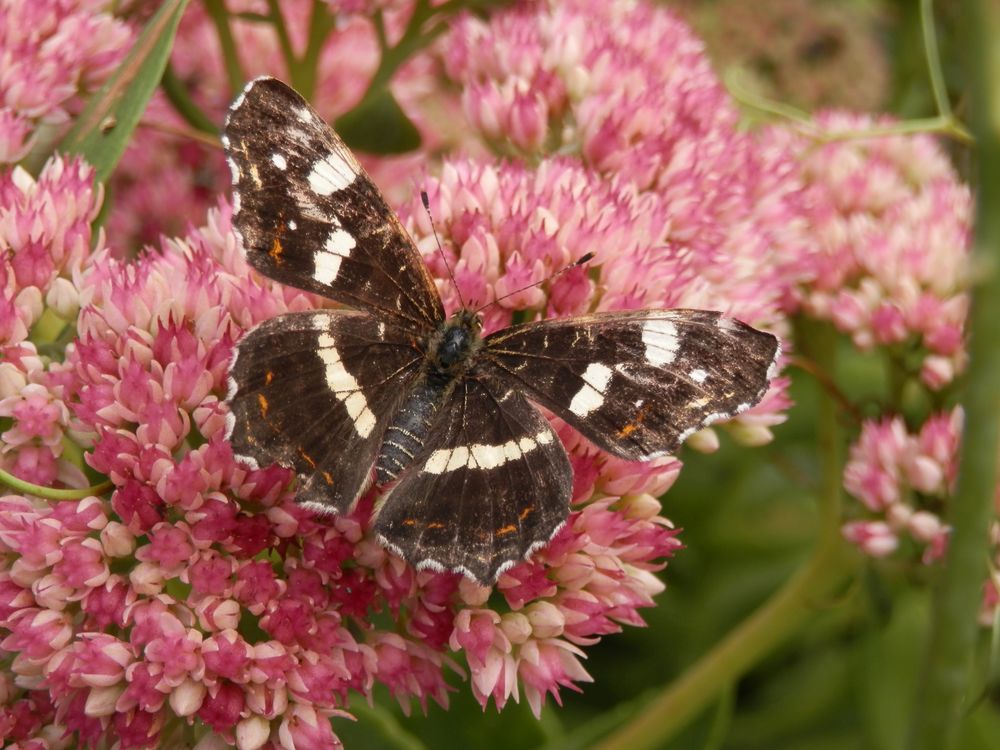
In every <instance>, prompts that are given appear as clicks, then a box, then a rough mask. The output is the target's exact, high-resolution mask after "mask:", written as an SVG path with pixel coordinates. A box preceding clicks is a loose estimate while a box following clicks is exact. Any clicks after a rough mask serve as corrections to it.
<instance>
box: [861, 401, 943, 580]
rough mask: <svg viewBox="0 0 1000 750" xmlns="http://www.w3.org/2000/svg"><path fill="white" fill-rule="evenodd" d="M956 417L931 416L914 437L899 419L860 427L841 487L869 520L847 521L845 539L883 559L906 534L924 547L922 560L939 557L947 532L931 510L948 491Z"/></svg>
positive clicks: (872, 422)
mask: <svg viewBox="0 0 1000 750" xmlns="http://www.w3.org/2000/svg"><path fill="white" fill-rule="evenodd" d="M961 417H962V413H961V410H958V409H956V410H955V411H952V412H950V413H945V414H939V415H936V416H933V417H931V418H930V419H928V420H927V421H926V422H924V424H923V425H922V426H921V427H920V430H919V432H917V433H915V434H914V433H910V432H908V430H907V428H906V425H905V423H904V422H903V420H902V419H901V418H900V417H887V418H884V419H882V420H879V421H868V422H865V423H864V425H863V426H862V428H861V435H860V437H859V438H858V441H857V442H856V443H855V444H854V445H853V446H851V455H850V460H849V461H848V463H847V465H846V467H845V468H844V487H845V488H846V489H847V491H848V492H849V493H851V494H852V495H853V496H854V497H856V498H857V499H858V500H860V501H861V503H862V504H863V505H864V506H865V508H866V509H867V510H868V511H869V518H867V519H865V520H859V521H851V522H849V523H847V524H846V525H845V526H844V535H845V537H846V538H848V539H849V540H851V541H852V542H854V543H855V544H857V545H858V546H859V547H861V549H863V550H864V551H865V552H866V553H867V554H869V555H872V556H873V557H884V556H885V555H888V554H890V553H892V552H894V551H895V550H896V549H897V548H898V546H899V540H900V537H901V536H907V537H909V538H910V539H912V540H913V541H914V542H915V543H916V544H917V545H919V546H921V547H923V548H924V552H923V560H924V562H928V563H929V562H932V561H934V560H937V559H939V558H940V557H941V555H942V554H943V553H944V550H945V548H946V546H947V542H948V529H947V526H946V525H945V524H944V523H943V522H942V521H941V519H940V517H939V516H938V514H937V510H936V509H937V508H939V507H940V504H941V503H942V502H943V501H945V500H946V499H947V498H948V496H949V495H950V494H951V491H952V489H953V488H954V481H955V474H956V468H957V467H956V459H957V452H958V439H959V435H960V431H961Z"/></svg>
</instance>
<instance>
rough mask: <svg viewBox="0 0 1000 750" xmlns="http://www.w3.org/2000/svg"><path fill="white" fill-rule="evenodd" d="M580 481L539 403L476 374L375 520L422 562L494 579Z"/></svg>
mask: <svg viewBox="0 0 1000 750" xmlns="http://www.w3.org/2000/svg"><path fill="white" fill-rule="evenodd" d="M572 484H573V476H572V470H571V468H570V464H569V459H568V458H567V456H566V451H565V449H564V448H563V446H562V443H560V442H559V438H558V437H557V436H556V434H555V433H554V432H553V430H552V427H551V426H550V425H549V423H548V421H547V420H546V419H545V418H544V417H543V416H542V415H541V414H540V413H539V412H538V410H537V409H535V407H533V406H532V405H531V404H529V403H528V402H527V401H526V400H525V399H524V397H523V396H521V394H519V393H517V392H515V391H512V390H511V389H510V388H508V387H505V386H504V385H502V384H500V383H495V382H491V381H489V380H487V379H483V378H478V379H477V378H467V379H465V380H463V381H461V382H459V383H458V384H457V386H456V388H455V390H454V392H453V393H452V394H451V396H450V397H449V399H448V401H446V402H445V404H444V406H443V408H442V410H441V417H440V419H439V420H438V422H437V424H436V425H435V427H434V428H433V430H432V432H431V434H430V435H429V439H428V441H427V447H426V449H425V450H424V451H423V452H422V453H421V454H420V455H418V456H416V458H415V460H414V462H413V466H412V467H411V468H410V470H409V471H408V472H407V473H406V474H404V475H403V477H402V478H401V479H400V480H399V483H398V484H397V485H395V486H394V487H393V488H392V489H391V490H390V491H389V493H388V495H387V496H386V497H385V498H384V500H383V502H382V503H381V505H380V507H379V510H378V511H377V515H376V519H375V525H374V529H375V533H376V534H377V535H378V536H379V538H380V540H381V541H382V543H383V544H385V545H386V546H388V547H389V548H390V549H392V550H393V551H395V552H396V553H397V554H399V555H401V556H402V557H403V558H405V559H406V560H407V561H409V562H410V563H412V564H414V565H416V566H417V567H429V568H433V569H449V570H458V571H461V572H462V573H464V574H465V575H467V576H470V577H472V578H475V579H476V580H478V581H480V582H482V583H485V584H491V583H493V582H494V581H495V580H496V578H497V576H498V575H499V574H500V573H501V572H502V571H504V570H506V569H507V568H508V567H510V566H511V565H513V564H515V563H516V562H518V561H520V560H522V559H524V558H525V557H526V556H527V555H529V554H530V553H531V552H532V551H534V550H535V549H537V548H538V547H541V546H543V545H544V544H545V543H546V542H548V541H549V539H550V538H551V537H552V535H553V534H554V533H555V532H556V530H558V528H559V527H560V526H561V525H562V523H563V522H564V521H565V520H566V515H567V513H568V511H569V499H570V493H571V490H572Z"/></svg>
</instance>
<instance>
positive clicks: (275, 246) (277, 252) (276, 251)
mask: <svg viewBox="0 0 1000 750" xmlns="http://www.w3.org/2000/svg"><path fill="white" fill-rule="evenodd" d="M283 251H284V248H283V247H282V246H281V238H280V237H278V235H275V236H274V239H273V240H271V249H270V250H268V251H267V254H268V255H270V256H271V257H272V258H273V259H274V262H275V263H276V264H280V263H283V262H284V261H283V260H282V258H281V253H282V252H283Z"/></svg>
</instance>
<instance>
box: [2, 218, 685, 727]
mask: <svg viewBox="0 0 1000 750" xmlns="http://www.w3.org/2000/svg"><path fill="white" fill-rule="evenodd" d="M77 277H78V284H79V293H80V295H81V297H82V298H83V299H85V300H86V301H87V302H86V304H84V306H83V307H82V309H81V310H80V313H79V316H78V318H77V338H76V340H75V341H74V342H73V344H72V345H71V346H70V347H69V348H68V349H67V352H66V363H65V368H64V370H63V372H62V377H61V379H60V380H59V388H60V390H59V392H58V393H59V394H60V395H61V398H62V403H64V404H65V405H67V406H68V407H69V409H70V411H71V414H72V416H71V420H70V421H71V428H72V430H73V435H74V437H75V438H76V439H77V440H78V441H79V442H80V443H81V444H83V445H84V446H86V447H88V448H89V449H90V452H89V453H88V455H87V461H88V463H89V464H90V466H91V468H92V469H94V470H96V471H98V472H100V473H101V474H103V475H105V476H107V477H109V478H110V479H111V480H112V482H113V483H114V486H115V489H114V492H113V494H112V495H111V496H110V498H98V497H88V498H85V499H84V500H81V501H75V502H63V503H58V504H54V505H53V504H49V503H43V502H39V501H33V500H31V499H28V498H24V497H18V496H8V497H6V498H3V499H2V500H0V558H2V560H3V562H2V564H0V581H2V587H0V588H2V592H3V593H2V597H0V628H2V629H3V632H4V633H5V636H4V638H3V640H2V641H0V649H2V650H3V651H4V652H6V653H7V654H8V655H9V658H10V659H11V661H10V664H11V667H10V668H11V673H12V675H13V678H14V682H13V685H12V686H11V689H10V691H9V695H8V700H7V705H6V707H5V709H4V713H3V718H2V719H0V722H2V724H0V726H3V727H5V730H6V731H8V732H12V733H13V732H15V731H16V734H10V735H9V736H10V737H12V738H14V739H17V740H18V741H27V740H28V739H29V738H35V739H39V738H42V737H54V736H61V735H60V734H59V733H60V732H63V731H65V732H69V733H70V735H68V736H72V737H75V738H77V739H78V741H79V742H80V743H81V744H83V745H89V746H96V745H97V744H98V743H99V742H100V740H101V738H103V737H105V736H106V735H107V733H109V732H114V735H115V737H117V738H118V741H119V742H120V746H121V747H146V746H149V745H152V744H155V743H156V742H158V741H166V739H167V738H171V737H176V736H178V733H179V732H181V733H183V732H191V731H194V736H195V737H200V738H202V739H204V738H206V737H213V738H215V739H213V741H220V742H223V743H235V744H237V745H238V746H240V747H261V746H262V745H263V744H264V743H266V742H271V743H273V746H282V747H293V746H299V747H302V746H310V747H334V746H335V745H336V742H337V741H336V739H335V736H334V735H333V734H332V729H331V725H330V723H329V718H330V717H332V716H337V715H340V714H341V713H342V711H343V708H344V707H345V706H346V705H347V699H348V696H349V695H350V694H352V693H362V694H367V693H368V692H369V691H370V690H371V688H372V686H373V685H374V684H376V683H381V684H384V685H386V686H387V687H388V688H389V690H390V691H391V692H392V693H393V694H394V695H396V696H397V698H398V699H399V700H400V701H401V702H402V703H403V704H404V705H409V702H410V701H411V700H412V699H414V698H415V699H416V700H417V701H418V702H419V703H420V704H421V705H424V706H425V705H426V702H427V701H428V699H432V700H435V701H437V702H439V703H441V704H446V703H447V695H448V691H449V690H451V689H453V688H451V687H449V684H448V680H447V673H448V672H449V671H455V670H456V669H458V666H457V665H456V664H454V663H453V662H452V660H451V657H449V655H448V654H449V650H454V651H456V652H458V653H459V654H461V655H462V657H463V659H464V661H465V663H466V664H467V666H468V669H469V672H470V676H471V679H472V686H473V690H474V691H475V693H476V695H477V696H478V697H479V698H480V700H482V701H483V702H484V703H485V702H486V701H487V700H489V699H490V698H491V697H492V698H493V699H494V701H495V702H496V703H497V705H499V706H502V705H503V704H504V703H505V702H506V701H507V700H508V699H509V698H510V697H515V698H517V697H519V695H520V691H523V692H524V695H525V697H526V699H527V700H528V701H529V703H530V704H531V706H532V707H533V708H534V710H536V711H538V710H540V708H541V705H542V702H543V699H544V696H545V695H546V694H550V693H551V694H552V695H554V696H555V697H557V698H558V693H559V688H560V687H572V686H573V685H574V684H575V683H576V682H578V681H579V680H581V679H586V673H585V672H584V670H583V668H582V666H581V665H580V662H579V657H580V656H581V655H582V652H581V650H580V647H581V646H584V645H587V644H590V643H593V642H594V640H595V639H596V638H599V637H600V636H601V635H603V634H606V633H610V632H615V631H616V630H618V629H619V628H620V627H621V625H622V624H637V623H639V622H641V620H640V619H639V615H638V609H639V608H641V607H644V606H649V605H651V604H652V595H653V594H655V593H656V592H658V591H659V590H661V589H662V583H660V582H659V580H658V579H657V578H656V577H655V576H654V575H653V571H654V570H656V569H657V568H658V567H660V566H661V565H662V561H663V560H664V558H666V557H669V556H670V555H671V554H672V552H673V551H674V550H675V549H676V548H677V547H678V546H679V542H678V541H677V540H676V539H675V531H674V530H673V529H672V528H671V527H670V525H669V524H668V523H667V522H666V521H665V519H663V518H662V517H661V516H660V515H659V504H658V503H657V502H656V501H655V500H654V499H653V496H654V495H657V494H660V493H661V492H662V491H664V490H665V489H666V487H667V486H668V485H669V484H670V483H671V482H672V480H673V478H674V476H676V472H677V469H678V468H679V465H678V464H677V462H676V461H674V460H672V459H665V460H661V461H659V462H657V463H656V464H655V465H652V466H649V465H640V466H636V465H632V464H627V463H624V462H619V461H615V460H613V459H609V458H608V457H606V456H603V455H600V454H599V453H598V452H597V451H595V450H594V449H593V448H590V447H589V446H586V445H583V444H582V443H580V441H579V439H578V438H577V439H576V441H577V445H576V447H575V448H574V459H573V460H574V464H575V466H576V467H577V488H576V496H577V499H578V501H580V505H579V506H578V508H577V510H575V511H574V513H573V514H572V516H571V518H570V522H569V524H567V526H566V527H565V528H564V529H563V531H562V532H561V533H560V534H559V535H558V536H557V537H556V539H555V540H554V541H553V543H552V544H551V545H550V547H549V548H548V549H546V550H545V551H544V552H543V553H541V554H539V555H537V556H536V557H535V558H534V559H533V560H532V561H530V562H527V563H524V564H522V565H519V566H517V567H516V568H514V569H512V570H511V571H509V572H508V573H507V574H506V575H504V576H503V577H502V578H501V580H500V581H499V582H498V585H497V587H496V588H497V591H498V592H500V594H501V595H502V597H503V599H504V601H505V606H504V607H503V608H502V609H500V610H497V609H494V608H492V607H490V606H488V605H487V603H486V598H487V596H488V594H489V591H488V590H486V589H482V588H479V587H477V586H473V585H470V584H469V583H468V582H466V581H464V580H460V579H459V578H458V577H457V576H455V575H452V574H434V573H428V572H422V573H419V574H417V573H414V571H413V570H412V569H410V568H409V567H408V566H406V565H405V564H404V563H403V562H402V561H401V560H399V559H398V558H394V557H392V556H391V555H389V554H388V553H387V552H386V551H385V550H383V549H382V548H381V547H379V546H378V545H377V544H375V543H374V542H373V541H372V540H371V539H369V538H368V537H367V536H366V534H365V530H366V526H367V523H368V520H369V518H368V517H369V515H370V509H371V506H370V503H369V504H362V506H361V507H359V509H358V510H357V511H356V512H355V513H354V514H352V515H351V516H347V517H341V518H336V519H333V520H332V521H322V522H321V521H319V520H315V519H313V518H312V517H311V516H310V514H309V513H308V512H306V511H303V510H302V509H300V508H299V507H298V506H296V505H295V503H294V499H293V495H294V493H293V491H292V490H291V489H290V487H289V480H290V477H289V475H288V473H287V472H286V471H284V470H282V469H278V468H275V467H271V468H266V469H262V470H257V471H251V470H249V469H247V468H246V467H243V466H241V465H239V464H237V463H235V461H234V460H233V457H232V453H231V451H230V449H229V446H228V445H227V444H226V443H225V442H224V440H223V439H222V435H223V424H224V413H225V412H224V406H223V405H222V404H221V403H220V394H221V393H222V392H223V391H224V388H225V384H224V383H225V374H226V368H227V364H228V360H229V354H230V351H231V348H232V344H233V342H234V341H235V340H236V338H238V336H239V335H240V332H241V331H242V330H245V329H246V328H248V327H250V326H251V325H253V324H254V323H256V322H259V321H260V320H263V319H266V318H269V317H271V316H273V315H275V314H277V313H279V312H282V311H285V310H292V309H303V308H306V307H309V306H311V305H313V304H315V300H313V299H311V298H309V297H308V295H305V294H302V293H299V292H296V291H294V290H290V289H285V288H280V287H276V286H274V285H271V284H270V283H267V282H263V281H262V280H260V279H259V278H258V277H256V276H255V274H252V273H251V272H250V271H249V269H248V267H247V266H246V264H245V261H244V259H243V257H242V254H241V252H240V250H239V248H238V247H237V243H236V240H235V237H234V235H233V234H232V232H231V230H230V228H229V224H228V211H227V209H226V208H225V207H223V208H222V209H221V210H220V211H218V212H214V213H213V214H212V215H211V220H210V223H209V225H208V226H207V227H205V228H204V229H202V230H199V231H196V232H193V233H191V234H189V236H188V237H186V238H185V239H183V240H177V241H172V242H170V243H167V244H166V245H164V247H163V248H162V249H161V250H160V251H159V252H157V253H153V254H150V255H147V256H145V257H143V258H141V259H140V260H138V261H135V262H122V261H116V260H114V259H113V258H112V257H110V253H109V251H107V250H99V251H98V252H97V253H95V254H93V255H91V256H88V257H87V258H85V259H84V260H83V262H82V264H81V267H80V270H79V272H78V273H77ZM25 413H26V412H25ZM23 422H24V424H21V422H18V429H21V430H25V429H27V425H28V424H35V423H37V422H40V418H39V417H37V416H36V417H35V418H34V421H33V422H29V420H28V419H27V417H25V419H24V420H23ZM564 432H565V430H564ZM566 439H567V441H569V443H570V445H571V447H572V446H573V442H572V441H573V439H574V438H573V437H572V436H570V435H567V436H566ZM13 452H14V453H15V454H17V453H18V450H17V448H16V447H15V448H14V450H13ZM595 493H596V494H595ZM584 501H586V502H584ZM377 612H384V613H386V614H388V615H389V616H390V618H391V621H392V622H394V626H393V627H391V628H390V629H381V628H379V627H376V626H374V625H373V624H372V615H373V614H375V613H377ZM486 622H490V623H492V626H491V628H485V626H484V623H486ZM40 692H41V693H47V694H49V695H50V698H51V700H50V701H48V702H45V701H44V700H42V699H41V698H40V697H39V693H40ZM54 727H56V728H58V729H59V732H56V730H55V729H54ZM65 741H66V740H60V741H59V742H55V744H52V745H51V746H53V747H56V746H64V745H61V744H60V742H65ZM310 742H311V743H313V744H308V743H310ZM294 743H299V744H297V745H295V744H294ZM303 743H305V744H303Z"/></svg>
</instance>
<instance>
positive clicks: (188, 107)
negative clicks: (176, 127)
mask: <svg viewBox="0 0 1000 750" xmlns="http://www.w3.org/2000/svg"><path fill="white" fill-rule="evenodd" d="M160 85H161V86H162V87H163V93H164V94H166V95H167V99H168V100H169V102H170V104H171V105H173V108H174V111H176V112H177V114H179V115H180V116H181V117H183V118H184V122H186V123H187V124H188V125H190V126H191V127H192V128H194V129H195V130H198V131H199V132H202V133H211V134H212V139H213V140H217V139H218V137H219V136H218V133H219V126H218V125H216V124H215V123H214V122H212V119H211V118H210V117H209V116H208V115H206V114H205V112H204V111H203V110H202V109H201V107H199V106H198V105H197V104H195V102H194V99H192V98H191V95H190V94H189V93H188V90H187V88H186V87H185V86H184V83H183V82H182V81H181V79H180V78H178V77H177V73H176V71H174V67H173V65H171V64H170V63H169V62H168V63H167V67H166V68H165V69H164V70H163V78H162V79H161V80H160Z"/></svg>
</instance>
